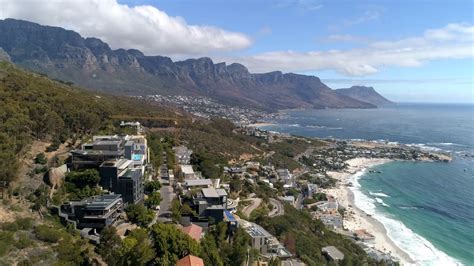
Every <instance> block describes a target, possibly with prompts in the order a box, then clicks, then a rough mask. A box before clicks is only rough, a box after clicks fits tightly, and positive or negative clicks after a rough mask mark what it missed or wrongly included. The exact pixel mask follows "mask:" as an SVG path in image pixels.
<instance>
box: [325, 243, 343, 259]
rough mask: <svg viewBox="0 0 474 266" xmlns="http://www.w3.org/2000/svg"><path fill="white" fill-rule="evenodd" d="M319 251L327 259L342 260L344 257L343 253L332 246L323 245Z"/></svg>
mask: <svg viewBox="0 0 474 266" xmlns="http://www.w3.org/2000/svg"><path fill="white" fill-rule="evenodd" d="M321 251H322V253H323V255H324V256H326V258H327V259H328V260H329V261H342V260H343V259H344V254H343V253H342V252H341V251H340V250H339V249H337V248H336V247H334V246H327V247H323V248H322V249H321Z"/></svg>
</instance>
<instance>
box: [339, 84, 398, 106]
mask: <svg viewBox="0 0 474 266" xmlns="http://www.w3.org/2000/svg"><path fill="white" fill-rule="evenodd" d="M336 92H337V93H338V94H339V95H344V96H348V97H351V98H353V99H356V100H359V101H363V102H367V103H371V104H373V105H376V106H384V105H391V104H394V103H393V102H391V101H389V100H387V99H386V98H385V97H383V96H382V95H380V94H379V93H378V92H376V91H375V89H374V88H372V87H365V86H352V87H350V88H347V89H337V90H336Z"/></svg>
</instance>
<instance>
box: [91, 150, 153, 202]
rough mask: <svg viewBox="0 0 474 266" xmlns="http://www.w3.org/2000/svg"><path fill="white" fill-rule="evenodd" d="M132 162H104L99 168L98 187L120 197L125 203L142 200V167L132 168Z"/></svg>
mask: <svg viewBox="0 0 474 266" xmlns="http://www.w3.org/2000/svg"><path fill="white" fill-rule="evenodd" d="M134 165H135V164H134V161H133V160H128V159H119V160H114V161H106V162H104V163H102V165H101V166H100V167H99V173H100V185H101V186H102V187H103V188H104V189H107V190H109V191H111V192H114V193H116V194H120V195H122V198H123V201H124V202H126V203H138V202H140V201H142V200H143V197H144V194H143V167H142V168H134Z"/></svg>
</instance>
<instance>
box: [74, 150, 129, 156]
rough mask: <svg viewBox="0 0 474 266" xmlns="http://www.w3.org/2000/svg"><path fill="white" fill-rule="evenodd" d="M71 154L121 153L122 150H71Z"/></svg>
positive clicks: (117, 154)
mask: <svg viewBox="0 0 474 266" xmlns="http://www.w3.org/2000/svg"><path fill="white" fill-rule="evenodd" d="M71 153H72V154H78V155H116V156H119V155H122V154H123V151H122V150H118V151H104V150H72V151H71Z"/></svg>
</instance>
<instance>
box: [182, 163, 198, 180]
mask: <svg viewBox="0 0 474 266" xmlns="http://www.w3.org/2000/svg"><path fill="white" fill-rule="evenodd" d="M180 174H181V177H183V178H184V179H196V175H195V174H194V170H193V166H192V165H189V164H182V165H180Z"/></svg>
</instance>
